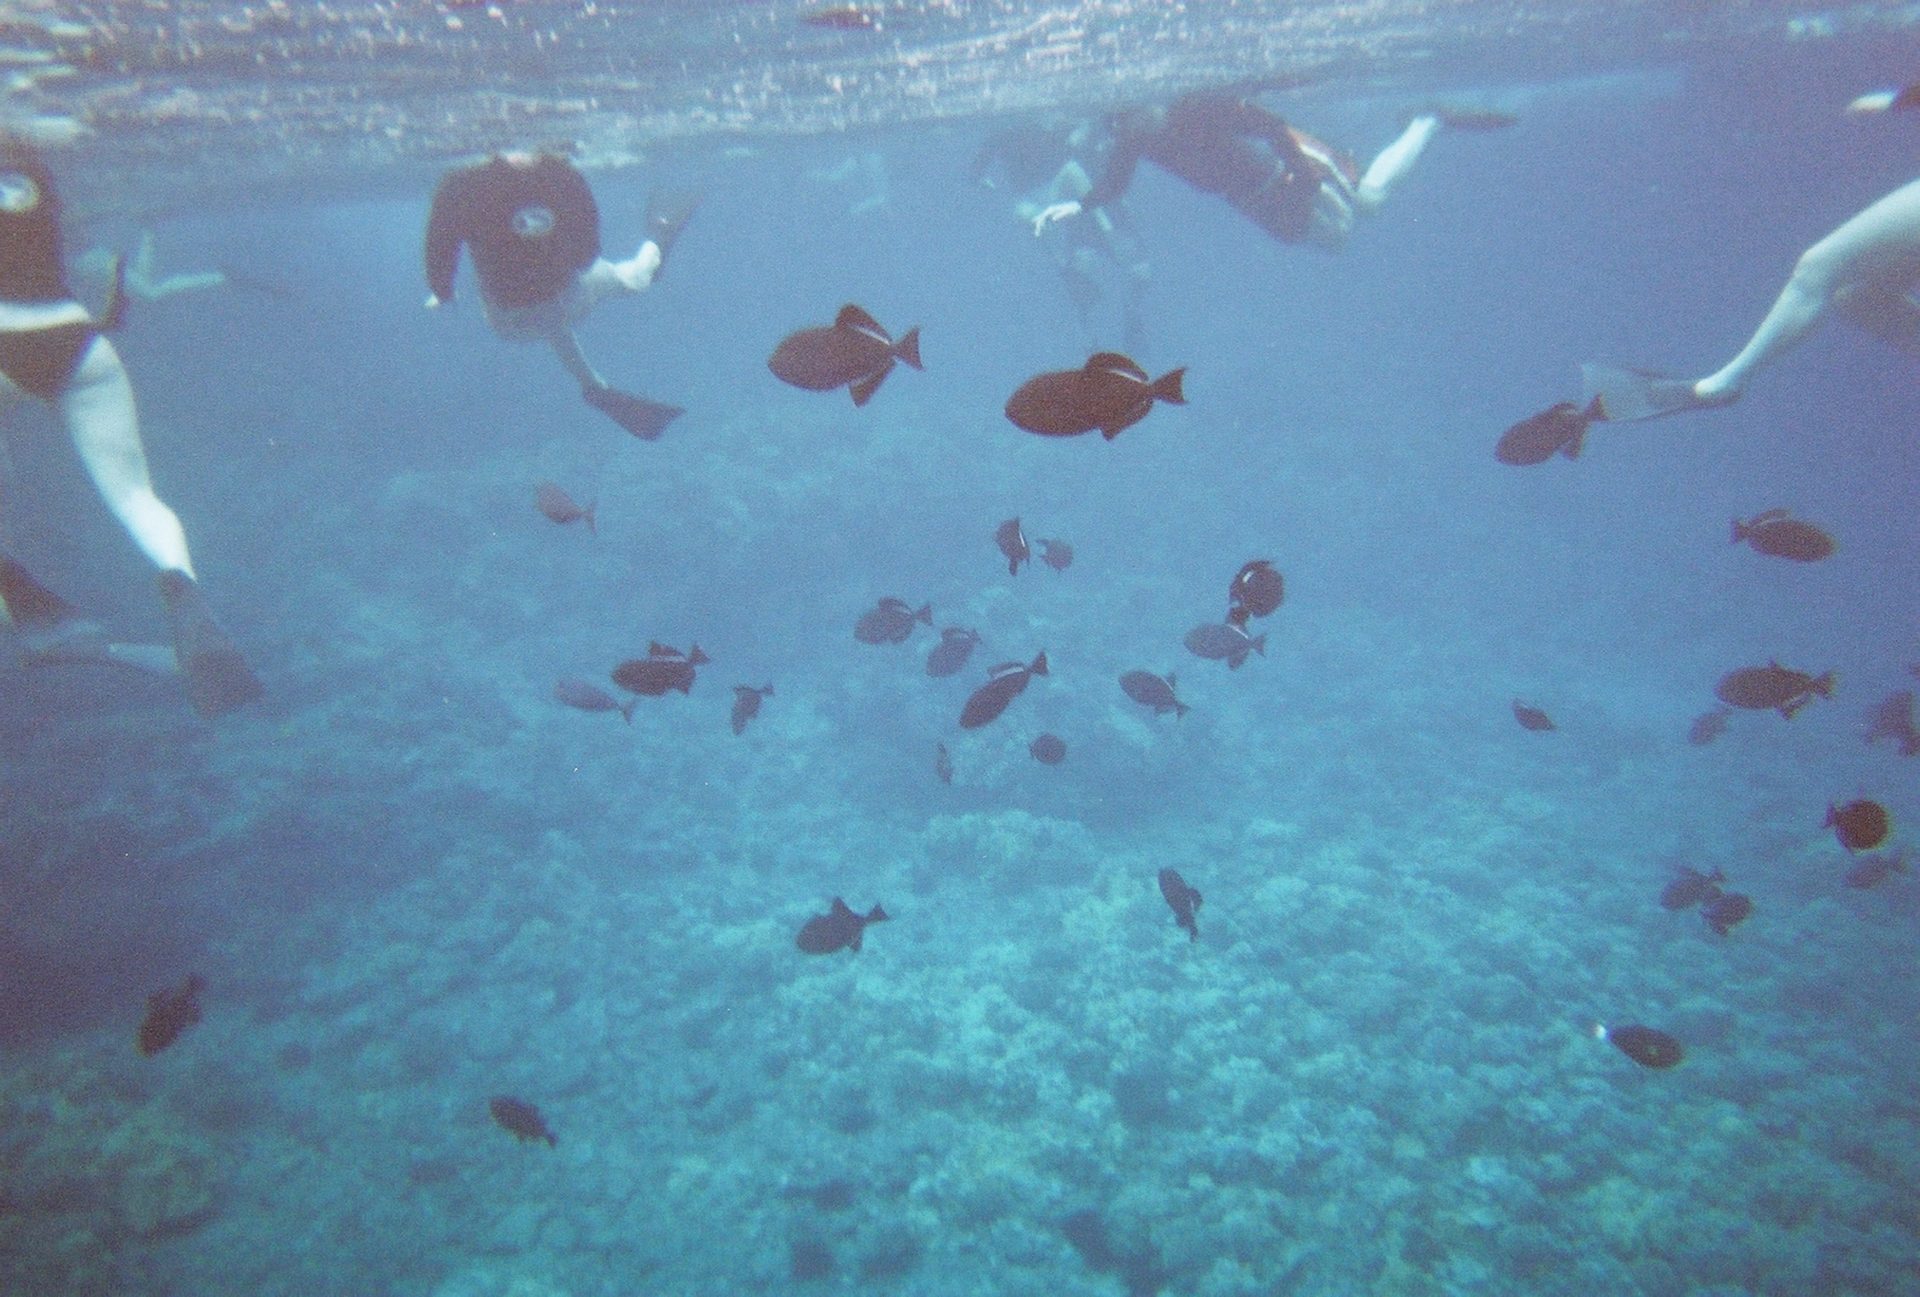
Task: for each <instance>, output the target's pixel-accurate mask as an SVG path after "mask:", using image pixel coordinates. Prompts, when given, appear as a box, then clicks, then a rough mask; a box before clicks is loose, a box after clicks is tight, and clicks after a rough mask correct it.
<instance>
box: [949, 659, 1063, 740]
mask: <svg viewBox="0 0 1920 1297" xmlns="http://www.w3.org/2000/svg"><path fill="white" fill-rule="evenodd" d="M1045 674H1047V655H1046V654H1045V653H1044V652H1043V653H1041V654H1040V655H1039V656H1037V657H1035V658H1034V659H1033V661H1032V662H1031V663H1029V664H1028V665H1026V666H1021V665H1020V664H1019V663H1018V662H1002V663H1001V664H1000V665H998V666H996V667H994V668H993V669H992V670H991V671H989V672H988V673H987V682H986V683H985V684H983V685H981V686H980V687H979V688H978V689H976V690H974V691H973V694H972V696H971V697H969V698H968V699H967V705H966V706H965V707H962V708H961V709H960V728H961V729H963V730H977V729H979V728H980V727H981V726H982V725H985V724H986V723H987V722H988V721H991V720H993V719H994V718H995V717H996V716H998V715H999V714H1000V713H1001V712H1003V711H1005V710H1007V704H1008V703H1010V702H1012V701H1013V700H1014V699H1016V698H1018V697H1019V696H1020V694H1021V692H1022V691H1024V690H1025V689H1026V687H1027V682H1028V681H1030V680H1032V679H1033V678H1034V677H1035V676H1043V675H1045Z"/></svg>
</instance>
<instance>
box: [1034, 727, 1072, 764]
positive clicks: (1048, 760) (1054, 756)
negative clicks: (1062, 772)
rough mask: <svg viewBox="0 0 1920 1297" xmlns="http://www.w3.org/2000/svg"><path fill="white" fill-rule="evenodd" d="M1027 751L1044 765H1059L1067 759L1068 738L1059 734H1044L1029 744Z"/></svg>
mask: <svg viewBox="0 0 1920 1297" xmlns="http://www.w3.org/2000/svg"><path fill="white" fill-rule="evenodd" d="M1027 751H1029V752H1031V753H1033V759H1034V760H1035V761H1038V762H1039V763H1040V764H1041V765H1043V766H1057V765H1059V764H1060V763H1061V762H1062V761H1065V760H1066V759H1067V744H1066V740H1064V739H1062V738H1061V737H1060V736H1059V735H1058V734H1042V735H1041V736H1040V737H1039V738H1037V739H1035V740H1034V741H1033V742H1031V743H1029V744H1027Z"/></svg>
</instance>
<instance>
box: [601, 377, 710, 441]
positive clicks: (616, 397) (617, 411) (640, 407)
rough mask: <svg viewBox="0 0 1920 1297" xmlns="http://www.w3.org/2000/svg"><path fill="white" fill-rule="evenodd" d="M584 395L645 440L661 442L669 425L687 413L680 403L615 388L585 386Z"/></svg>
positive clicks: (605, 413) (623, 426)
mask: <svg viewBox="0 0 1920 1297" xmlns="http://www.w3.org/2000/svg"><path fill="white" fill-rule="evenodd" d="M580 396H581V398H582V399H583V400H585V401H586V403H587V404H588V405H591V406H592V407H593V408H594V409H596V410H598V411H600V413H602V414H604V415H606V416H607V417H608V418H609V419H612V420H613V421H614V422H615V423H617V424H619V425H620V426H621V427H622V428H625V429H626V430H627V431H628V432H630V433H632V434H633V435H634V436H636V437H638V438H640V440H642V441H658V440H659V439H660V434H661V433H662V432H665V431H666V428H667V425H668V424H670V423H672V422H673V421H674V420H675V419H677V418H679V417H680V416H681V415H683V414H685V413H686V410H684V409H682V408H681V407H680V406H677V405H662V404H660V403H659V402H658V401H649V400H647V399H646V398H645V397H640V396H635V395H633V394H632V393H631V392H622V391H621V390H620V389H618V388H615V387H583V388H581V389H580Z"/></svg>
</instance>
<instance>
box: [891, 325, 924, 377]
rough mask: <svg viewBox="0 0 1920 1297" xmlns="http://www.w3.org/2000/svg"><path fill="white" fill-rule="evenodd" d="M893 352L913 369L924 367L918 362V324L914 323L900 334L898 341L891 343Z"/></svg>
mask: <svg viewBox="0 0 1920 1297" xmlns="http://www.w3.org/2000/svg"><path fill="white" fill-rule="evenodd" d="M893 354H894V355H895V356H897V357H899V358H900V359H901V360H904V361H906V362H907V364H909V365H911V366H913V367H914V368H915V369H925V368H926V366H925V365H923V364H921V363H920V326H919V325H917V324H916V325H914V326H913V327H912V328H911V329H908V330H907V331H906V332H905V333H904V334H902V335H901V337H900V341H898V342H896V343H894V344H893Z"/></svg>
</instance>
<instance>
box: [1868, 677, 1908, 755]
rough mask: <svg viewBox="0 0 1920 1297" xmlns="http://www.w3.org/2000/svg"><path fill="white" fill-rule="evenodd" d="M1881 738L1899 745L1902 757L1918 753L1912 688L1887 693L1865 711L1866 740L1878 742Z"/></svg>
mask: <svg viewBox="0 0 1920 1297" xmlns="http://www.w3.org/2000/svg"><path fill="white" fill-rule="evenodd" d="M1881 739H1892V740H1893V741H1894V742H1895V743H1896V744H1898V745H1899V748H1900V755H1901V756H1903V757H1911V756H1915V755H1920V730H1916V729H1915V728H1914V724H1913V691H1912V690H1910V689H1902V690H1900V691H1899V692H1897V693H1892V694H1888V695H1887V697H1886V698H1884V699H1883V700H1881V702H1880V703H1879V705H1878V706H1876V707H1875V708H1874V709H1873V710H1872V711H1870V712H1868V713H1867V728H1866V740H1867V742H1868V743H1878V742H1879V741H1880V740H1881Z"/></svg>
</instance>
